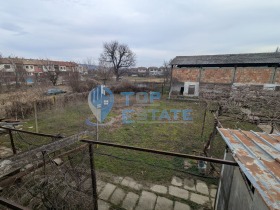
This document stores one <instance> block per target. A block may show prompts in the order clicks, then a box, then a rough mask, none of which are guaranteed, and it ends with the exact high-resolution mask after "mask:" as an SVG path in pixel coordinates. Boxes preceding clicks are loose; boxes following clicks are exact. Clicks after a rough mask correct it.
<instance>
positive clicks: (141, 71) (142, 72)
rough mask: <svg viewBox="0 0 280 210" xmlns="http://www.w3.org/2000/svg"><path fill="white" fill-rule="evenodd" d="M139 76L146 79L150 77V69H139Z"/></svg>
mask: <svg viewBox="0 0 280 210" xmlns="http://www.w3.org/2000/svg"><path fill="white" fill-rule="evenodd" d="M137 74H138V76H139V77H146V76H148V75H149V73H148V69H147V68H146V67H138V68H137Z"/></svg>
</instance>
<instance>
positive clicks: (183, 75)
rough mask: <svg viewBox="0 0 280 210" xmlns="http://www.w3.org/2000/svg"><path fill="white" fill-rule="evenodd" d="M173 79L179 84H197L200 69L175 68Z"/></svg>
mask: <svg viewBox="0 0 280 210" xmlns="http://www.w3.org/2000/svg"><path fill="white" fill-rule="evenodd" d="M172 76H173V79H174V81H175V80H177V81H178V82H187V81H188V82H197V81H198V79H199V68H174V69H173V75H172Z"/></svg>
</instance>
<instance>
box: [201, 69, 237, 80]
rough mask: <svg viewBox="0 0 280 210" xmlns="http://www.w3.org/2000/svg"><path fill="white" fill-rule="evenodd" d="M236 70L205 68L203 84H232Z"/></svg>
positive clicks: (202, 76)
mask: <svg viewBox="0 0 280 210" xmlns="http://www.w3.org/2000/svg"><path fill="white" fill-rule="evenodd" d="M233 71H234V68H203V70H202V74H201V79H200V81H201V82H209V83H231V82H232V75H233Z"/></svg>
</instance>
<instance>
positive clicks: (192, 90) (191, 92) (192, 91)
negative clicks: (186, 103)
mask: <svg viewBox="0 0 280 210" xmlns="http://www.w3.org/2000/svg"><path fill="white" fill-rule="evenodd" d="M194 92H195V85H190V86H189V90H188V95H194Z"/></svg>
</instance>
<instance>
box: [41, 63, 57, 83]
mask: <svg viewBox="0 0 280 210" xmlns="http://www.w3.org/2000/svg"><path fill="white" fill-rule="evenodd" d="M42 63H43V71H44V72H45V73H46V76H47V78H48V80H50V81H51V83H52V84H53V85H54V86H55V85H56V84H57V81H58V77H59V75H60V73H61V72H60V71H59V66H58V65H55V63H54V62H53V61H51V60H49V59H46V60H42Z"/></svg>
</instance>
